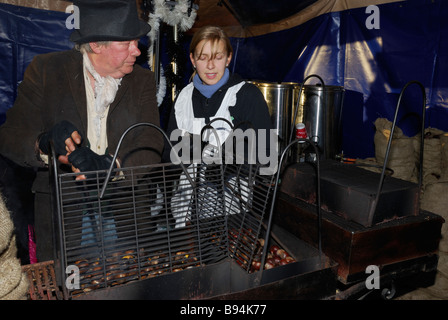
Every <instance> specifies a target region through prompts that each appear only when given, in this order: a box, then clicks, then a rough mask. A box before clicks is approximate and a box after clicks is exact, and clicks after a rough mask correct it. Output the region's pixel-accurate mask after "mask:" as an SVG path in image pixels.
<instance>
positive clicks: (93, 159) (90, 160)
mask: <svg viewBox="0 0 448 320" xmlns="http://www.w3.org/2000/svg"><path fill="white" fill-rule="evenodd" d="M112 160H113V158H112V156H110V155H107V154H105V155H99V154H96V153H95V152H93V151H92V150H90V149H89V148H87V147H81V148H77V149H76V150H75V151H73V152H72V153H70V154H69V155H68V161H70V163H71V164H72V166H74V167H75V168H77V169H79V170H80V171H81V172H84V171H97V170H107V169H109V168H110V165H111V163H112ZM114 168H116V165H114ZM87 178H89V177H87Z"/></svg>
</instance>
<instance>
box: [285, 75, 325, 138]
mask: <svg viewBox="0 0 448 320" xmlns="http://www.w3.org/2000/svg"><path fill="white" fill-rule="evenodd" d="M313 77H315V78H318V79H319V80H320V82H321V84H322V90H323V92H324V93H325V83H324V80H322V78H321V77H320V76H318V75H317V74H311V75H309V76H307V77H305V79H303V81H302V83H301V84H300V90H299V95H298V96H297V102H296V108H295V110H294V116H293V118H292V120H291V136H290V138H289V143H291V142H292V141H293V134H294V128H295V123H296V119H297V113H298V111H299V103H300V98H301V95H302V89H303V87H304V85H305V82H306V81H307V80H308V79H310V78H313ZM324 100H325V99H324ZM323 109H324V112H326V111H325V101H324V108H323ZM324 119H326V117H325V116H324ZM324 130H325V126H324ZM324 136H325V135H324Z"/></svg>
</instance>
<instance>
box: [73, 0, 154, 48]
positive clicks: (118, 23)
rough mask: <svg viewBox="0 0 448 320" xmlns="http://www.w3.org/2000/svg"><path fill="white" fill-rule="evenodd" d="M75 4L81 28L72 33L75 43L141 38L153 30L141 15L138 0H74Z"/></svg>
mask: <svg viewBox="0 0 448 320" xmlns="http://www.w3.org/2000/svg"><path fill="white" fill-rule="evenodd" d="M73 4H74V5H75V6H77V7H78V8H79V16H80V17H79V27H80V28H79V29H76V30H75V31H73V32H72V34H71V35H70V40H71V41H73V42H75V43H79V44H81V43H86V42H95V41H127V40H133V39H139V38H141V37H142V36H144V35H146V34H147V33H148V32H149V31H150V30H151V27H150V26H149V25H148V24H147V23H146V22H144V21H142V20H140V19H139V18H138V13H137V5H136V1H135V0H74V1H73Z"/></svg>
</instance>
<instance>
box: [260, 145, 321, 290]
mask: <svg viewBox="0 0 448 320" xmlns="http://www.w3.org/2000/svg"><path fill="white" fill-rule="evenodd" d="M300 142H308V143H309V144H310V145H311V146H312V147H313V148H314V152H315V153H316V155H317V157H316V162H315V163H316V171H317V183H316V187H317V199H316V210H317V219H318V221H317V223H318V226H317V227H318V230H317V232H318V250H319V262H320V263H322V231H321V229H322V213H321V197H320V160H319V158H320V157H319V149H318V148H317V146H316V145H315V144H314V143H311V141H310V140H309V139H304V138H300V139H296V140H294V141H292V142H291V143H289V144H288V145H287V146H286V148H285V150H284V151H283V152H282V155H281V157H280V161H279V165H278V170H277V176H276V180H275V181H276V183H275V186H274V191H273V193H272V203H271V209H270V213H269V220H268V223H267V228H266V235H265V241H264V243H265V245H264V248H263V252H262V257H261V267H260V271H259V275H258V281H259V282H260V283H261V279H262V276H263V270H264V263H265V260H266V254H267V248H268V241H269V236H270V233H271V224H272V215H273V212H274V207H275V197H276V194H277V188H278V181H279V180H280V173H281V167H282V163H283V160H284V158H285V157H286V154H287V151H288V149H290V148H291V147H292V146H293V145H294V144H295V143H300Z"/></svg>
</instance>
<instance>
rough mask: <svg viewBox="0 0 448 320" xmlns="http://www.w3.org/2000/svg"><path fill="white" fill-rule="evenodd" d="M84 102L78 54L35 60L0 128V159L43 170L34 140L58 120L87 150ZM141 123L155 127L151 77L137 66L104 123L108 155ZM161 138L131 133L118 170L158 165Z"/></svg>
mask: <svg viewBox="0 0 448 320" xmlns="http://www.w3.org/2000/svg"><path fill="white" fill-rule="evenodd" d="M86 105H87V102H86V92H85V85H84V77H83V68H82V55H81V53H79V52H78V51H76V50H69V51H63V52H53V53H48V54H43V55H38V56H36V57H35V58H34V59H33V61H32V62H31V63H30V65H29V66H28V68H27V69H26V71H25V74H24V79H23V81H22V82H21V84H20V85H19V88H18V96H17V99H16V101H15V103H14V106H13V107H12V108H10V109H9V110H8V112H7V114H6V121H5V123H4V124H3V125H2V126H0V154H2V155H3V156H5V157H7V158H9V159H11V160H12V161H14V162H16V163H17V164H19V165H21V166H26V167H38V168H39V167H44V163H43V162H42V161H39V160H38V157H37V155H36V150H35V144H36V139H37V137H38V136H39V134H41V133H42V132H45V131H48V130H50V129H51V128H52V126H53V125H54V124H56V123H57V122H59V121H61V120H68V121H70V122H72V123H73V124H74V125H75V126H76V127H77V128H78V130H79V131H80V133H81V136H83V137H85V139H84V141H83V145H88V141H87V139H86V137H87V107H86ZM139 122H150V123H153V124H156V125H157V126H159V112H158V107H157V100H156V84H155V79H154V74H153V73H152V72H151V71H149V70H147V69H144V68H142V67H140V66H138V65H136V66H135V67H134V70H133V72H132V73H130V74H128V75H126V76H125V77H124V78H123V80H122V82H121V85H120V88H119V90H118V92H117V95H116V98H115V100H114V102H113V103H112V104H111V105H110V108H109V112H108V119H107V139H108V144H109V147H108V152H109V153H111V154H114V153H115V152H116V148H117V145H118V142H119V140H120V137H121V135H122V134H123V132H124V131H125V130H126V129H127V128H129V127H130V126H131V125H133V124H135V123H139ZM163 144H164V140H163V136H162V134H161V133H160V132H158V131H157V130H156V129H153V128H150V127H148V126H142V127H138V128H136V129H134V130H131V131H130V132H129V133H128V134H127V135H126V137H125V139H124V140H123V142H122V144H121V146H120V150H119V153H118V157H119V158H120V160H121V161H122V166H123V167H126V166H138V165H145V164H153V163H158V162H160V158H161V152H162V149H163Z"/></svg>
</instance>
